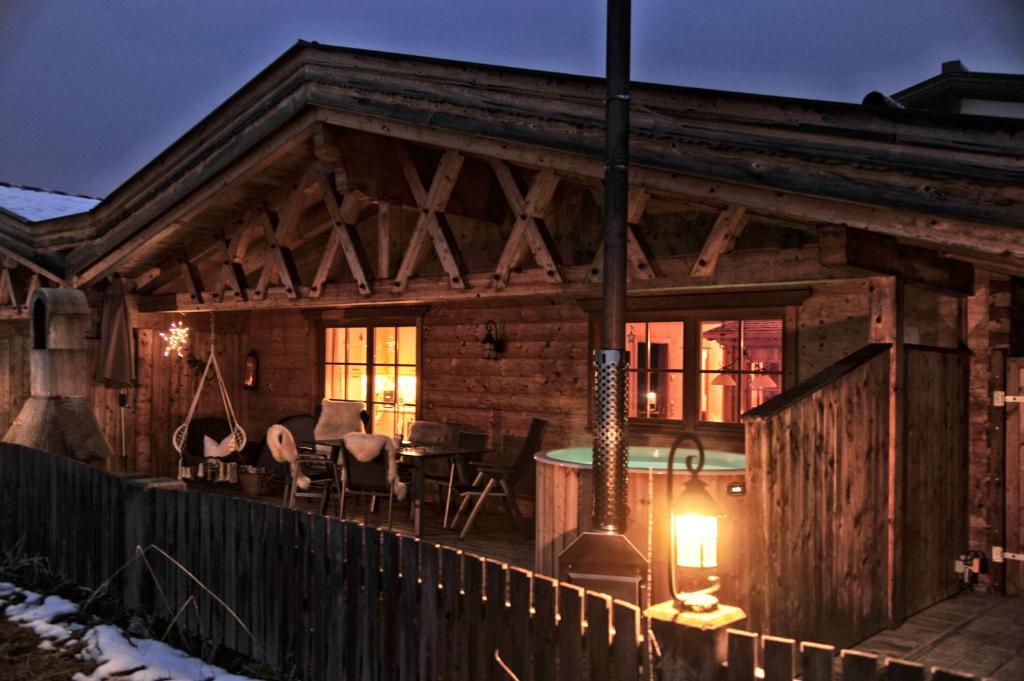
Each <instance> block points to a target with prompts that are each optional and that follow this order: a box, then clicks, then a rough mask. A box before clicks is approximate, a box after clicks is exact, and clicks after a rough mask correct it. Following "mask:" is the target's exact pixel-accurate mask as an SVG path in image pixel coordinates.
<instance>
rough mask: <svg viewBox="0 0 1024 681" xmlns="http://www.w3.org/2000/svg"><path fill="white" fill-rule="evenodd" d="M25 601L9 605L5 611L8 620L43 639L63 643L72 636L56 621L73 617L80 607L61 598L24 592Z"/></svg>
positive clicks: (66, 628)
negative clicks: (69, 616)
mask: <svg viewBox="0 0 1024 681" xmlns="http://www.w3.org/2000/svg"><path fill="white" fill-rule="evenodd" d="M23 594H24V596H25V601H24V602H23V603H18V604H17V605H9V606H7V608H6V609H5V610H4V614H5V615H6V616H7V619H9V620H11V621H12V622H17V623H18V624H20V625H22V626H24V627H28V628H29V629H31V630H32V631H34V632H36V634H37V635H38V636H40V637H41V638H47V639H53V640H55V641H63V640H64V639H66V638H67V637H68V636H70V635H71V631H70V629H68V627H67V626H66V625H63V624H59V623H55V622H54V620H56V619H58V618H61V617H67V616H68V615H73V614H75V613H76V612H78V606H77V605H75V604H74V603H72V602H71V601H69V600H66V599H64V598H61V597H60V596H47V597H46V598H45V599H43V597H42V596H40V595H39V594H36V593H32V592H31V591H25V592H23Z"/></svg>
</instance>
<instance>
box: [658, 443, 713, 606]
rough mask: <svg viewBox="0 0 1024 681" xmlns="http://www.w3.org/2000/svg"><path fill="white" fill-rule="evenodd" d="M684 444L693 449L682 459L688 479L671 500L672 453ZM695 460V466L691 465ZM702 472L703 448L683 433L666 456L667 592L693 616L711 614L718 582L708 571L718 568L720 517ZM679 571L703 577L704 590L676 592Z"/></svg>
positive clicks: (678, 589)
mask: <svg viewBox="0 0 1024 681" xmlns="http://www.w3.org/2000/svg"><path fill="white" fill-rule="evenodd" d="M685 441H691V442H693V443H694V444H695V445H696V446H697V452H698V454H697V456H693V455H690V456H687V457H686V470H687V471H689V473H690V479H689V480H688V481H687V482H686V485H685V486H684V488H683V491H682V493H681V494H680V495H679V496H678V497H674V496H673V478H674V469H673V465H674V462H675V456H676V449H677V448H678V447H679V445H680V444H682V443H683V442H685ZM694 460H696V463H694ZM703 469H704V445H703V443H701V441H700V439H699V438H698V437H697V436H696V435H693V434H692V433H683V434H682V435H680V436H679V437H678V438H676V441H675V442H674V443H673V444H672V450H671V451H670V452H669V455H668V495H669V499H670V500H671V504H672V518H671V524H670V534H671V550H670V551H669V566H668V567H669V570H668V572H669V580H670V581H669V588H670V589H671V591H672V597H673V598H674V599H675V601H676V604H677V606H678V607H680V608H682V609H687V610H694V611H697V612H705V611H708V610H714V609H715V608H716V607H718V599H717V598H716V597H715V596H713V595H712V594H714V593H715V592H716V591H718V587H719V580H718V577H717V576H716V575H713V574H710V573H709V570H712V569H714V568H716V567H718V519H719V518H720V517H721V516H722V513H721V510H720V509H719V508H718V504H716V503H715V500H714V499H712V498H711V495H710V494H708V489H707V485H705V484H704V483H703V482H702V481H701V479H700V472H701V471H702V470H703ZM680 569H682V570H685V571H686V572H687V573H688V574H689V575H690V576H691V578H696V579H698V580H700V579H702V578H705V577H706V582H707V584H708V585H707V586H706V587H704V588H700V589H695V590H692V591H683V590H681V589H680V588H679V586H678V584H679V574H678V572H679V571H680Z"/></svg>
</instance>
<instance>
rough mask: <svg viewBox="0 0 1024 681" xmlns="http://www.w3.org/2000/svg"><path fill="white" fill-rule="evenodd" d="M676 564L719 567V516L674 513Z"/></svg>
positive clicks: (694, 566) (692, 566)
mask: <svg viewBox="0 0 1024 681" xmlns="http://www.w3.org/2000/svg"><path fill="white" fill-rule="evenodd" d="M672 526H673V527H672V530H673V532H674V533H675V540H676V541H675V544H676V556H675V561H676V565H678V566H679V567H683V568H715V567H718V517H717V516H713V515H701V514H697V513H684V514H682V515H676V514H673V516H672Z"/></svg>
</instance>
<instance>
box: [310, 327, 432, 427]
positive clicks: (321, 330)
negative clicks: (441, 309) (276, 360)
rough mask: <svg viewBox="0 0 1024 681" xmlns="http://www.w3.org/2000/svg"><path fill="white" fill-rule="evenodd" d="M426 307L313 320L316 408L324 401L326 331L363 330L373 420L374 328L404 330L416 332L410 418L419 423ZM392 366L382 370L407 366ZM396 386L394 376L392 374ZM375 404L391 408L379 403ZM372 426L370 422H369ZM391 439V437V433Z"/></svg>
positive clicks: (370, 412) (325, 386)
mask: <svg viewBox="0 0 1024 681" xmlns="http://www.w3.org/2000/svg"><path fill="white" fill-rule="evenodd" d="M427 309H429V308H427V307H410V308H409V310H408V311H406V310H402V311H396V310H386V309H377V308H372V309H361V310H360V309H349V310H325V311H323V312H322V313H321V314H320V315H318V316H317V318H316V319H315V323H314V325H313V326H314V328H315V329H316V344H317V363H316V366H315V367H314V373H315V374H316V381H315V385H316V395H317V396H318V397H317V400H316V405H319V404H320V402H321V401H322V400H323V399H324V398H325V397H326V392H327V385H326V378H325V374H326V367H327V329H330V328H353V327H356V328H365V329H366V345H367V348H366V367H367V390H366V392H367V396H366V397H367V399H366V400H365V401H366V410H367V412H368V413H369V414H370V417H371V419H372V418H373V407H374V406H375V405H376V404H378V403H377V402H376V401H374V400H373V392H374V391H373V385H374V353H375V352H376V347H375V346H376V344H375V343H374V341H373V338H374V330H375V329H377V328H382V327H383V328H387V327H397V326H407V327H414V328H415V329H416V364H415V367H416V409H415V413H414V414H413V416H412V418H413V419H414V420H415V419H419V418H420V414H421V410H422V407H423V315H424V314H426V311H427ZM395 359H396V363H394V364H388V365H383V366H391V367H398V366H409V365H406V364H398V363H397V356H396V358H395ZM396 385H397V374H396ZM379 404H392V403H390V402H381V403H379ZM371 423H372V420H371ZM391 435H393V433H391Z"/></svg>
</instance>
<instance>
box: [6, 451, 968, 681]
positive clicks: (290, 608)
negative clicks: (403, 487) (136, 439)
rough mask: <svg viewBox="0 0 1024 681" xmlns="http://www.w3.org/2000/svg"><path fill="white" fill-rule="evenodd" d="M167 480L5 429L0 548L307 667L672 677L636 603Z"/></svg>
mask: <svg viewBox="0 0 1024 681" xmlns="http://www.w3.org/2000/svg"><path fill="white" fill-rule="evenodd" d="M161 481H163V483H167V482H171V483H173V482H174V481H167V480H166V479H153V478H132V477H126V476H118V475H111V474H108V473H105V472H103V471H101V470H98V469H96V468H92V467H89V466H85V465H83V464H80V463H78V462H75V461H71V460H69V459H66V458H63V457H58V456H53V455H50V454H45V453H42V452H37V451H34V450H30V449H27V448H24V447H19V446H17V445H9V444H5V443H0V551H9V550H10V549H11V548H12V547H14V546H15V545H17V544H18V543H19V542H20V543H21V545H22V550H23V551H24V552H25V554H26V555H31V556H43V557H45V558H47V559H48V560H49V563H50V566H51V567H52V569H53V570H54V571H55V572H57V573H58V574H60V575H63V576H64V577H66V578H67V579H69V580H71V581H72V582H74V583H76V584H79V585H81V586H83V587H86V588H89V589H96V588H98V587H103V588H104V589H105V591H106V592H108V593H110V594H111V595H113V596H114V597H115V598H117V599H119V600H121V601H122V602H123V603H124V604H125V605H127V606H128V607H130V608H132V609H136V610H138V611H140V612H146V613H155V614H157V615H159V616H161V617H162V618H164V619H165V620H169V619H172V618H174V617H177V618H178V619H177V621H178V622H179V623H180V624H181V625H182V626H183V627H184V629H185V630H186V631H187V632H188V633H189V634H191V635H194V636H197V637H201V638H203V639H205V640H207V641H213V642H215V643H217V644H220V645H224V646H226V647H228V648H231V649H233V650H235V651H237V652H239V653H242V654H244V655H248V656H250V657H252V658H254V659H255V660H258V661H263V662H267V663H269V664H271V665H273V666H275V667H277V668H278V669H280V670H283V671H294V673H295V676H296V677H298V678H304V679H311V680H316V681H319V680H320V679H332V680H335V679H367V680H377V679H380V680H382V681H384V680H387V681H390V680H391V679H400V680H402V681H412V680H413V679H456V680H461V679H466V680H469V679H473V680H476V679H481V680H485V679H494V680H498V679H500V680H502V681H507V680H508V679H509V678H511V676H510V675H509V673H510V672H511V673H512V674H514V675H515V678H517V679H519V680H520V681H528V680H534V681H548V680H551V679H593V680H595V681H606V680H608V681H638V680H639V679H650V678H669V677H668V676H665V675H663V674H662V673H660V671H659V670H658V669H652V668H651V663H650V662H649V660H648V658H647V654H646V651H647V646H646V644H645V640H646V637H645V635H644V634H645V632H646V630H647V629H646V625H645V623H644V622H643V621H642V620H641V615H640V612H639V610H638V609H637V608H636V607H635V606H633V605H631V604H629V603H623V602H621V601H615V600H613V599H611V598H610V597H609V596H607V595H604V594H599V593H594V592H590V591H585V590H583V589H580V588H579V587H576V586H574V585H572V584H567V583H564V582H558V581H556V580H553V579H550V578H548V577H544V576H542V575H538V574H534V573H532V572H530V571H528V570H522V569H519V568H515V567H509V566H507V565H505V564H502V563H499V562H496V561H493V560H490V559H487V558H483V557H480V556H475V555H471V554H467V553H464V552H462V551H459V550H456V549H453V548H449V547H445V546H440V545H437V544H433V543H429V542H422V541H420V540H418V539H415V538H412V537H406V536H402V535H399V534H396V533H393V532H388V531H385V530H380V529H377V528H372V527H366V526H363V525H361V524H358V523H352V522H346V521H341V520H338V519H336V518H328V517H324V516H321V515H317V514H310V513H306V512H303V511H297V510H292V509H287V508H281V507H278V506H272V505H268V504H264V503H259V502H255V501H249V500H247V499H241V498H235V497H225V496H221V495H217V494H209V493H203V492H197V491H183V490H180V489H161V488H160V484H161ZM727 652H728V665H727V667H726V669H725V671H724V678H725V681H754V679H755V678H759V677H757V676H755V670H756V669H757V668H760V669H762V670H763V678H764V679H765V680H766V681H792V679H794V677H795V676H799V677H800V678H802V679H804V681H832V680H833V679H841V680H842V681H871V680H873V679H879V678H885V679H888V681H925V679H926V678H929V676H928V675H927V674H926V673H925V670H924V669H923V668H922V667H921V666H920V665H915V664H913V663H902V662H890V661H882V660H878V659H877V658H876V657H875V656H873V655H867V654H864V653H859V652H856V651H850V650H844V651H842V652H841V653H840V655H839V656H838V657H837V656H836V650H835V649H834V648H832V647H831V646H826V645H821V644H816V643H801V644H799V645H798V644H797V643H796V642H795V641H792V640H789V639H780V638H774V637H770V636H764V637H759V636H758V635H757V634H752V633H749V632H743V631H730V632H729V634H728V648H727ZM654 666H655V667H656V668H657V667H660V664H657V663H655V665H654ZM506 668H507V670H506ZM930 678H931V679H932V681H967V680H968V679H971V677H968V676H961V675H958V674H953V673H950V672H943V671H938V670H936V671H934V672H933V673H932V674H931V675H930Z"/></svg>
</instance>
